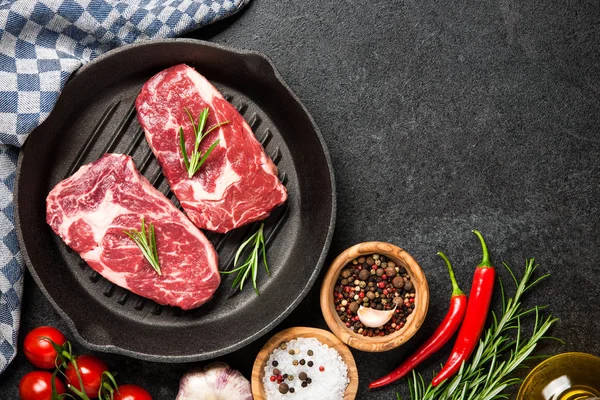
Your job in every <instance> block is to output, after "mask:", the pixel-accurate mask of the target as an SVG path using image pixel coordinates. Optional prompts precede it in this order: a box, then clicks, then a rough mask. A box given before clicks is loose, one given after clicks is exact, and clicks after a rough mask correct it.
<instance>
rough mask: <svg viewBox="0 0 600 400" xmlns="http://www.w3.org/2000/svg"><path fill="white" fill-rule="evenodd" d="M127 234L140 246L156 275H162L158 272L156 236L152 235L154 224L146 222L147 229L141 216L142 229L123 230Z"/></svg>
mask: <svg viewBox="0 0 600 400" xmlns="http://www.w3.org/2000/svg"><path fill="white" fill-rule="evenodd" d="M123 233H125V234H126V235H127V236H129V237H130V238H131V240H133V241H134V242H135V244H136V245H137V246H138V247H139V248H140V250H141V251H142V254H143V255H144V258H146V260H148V262H149V263H150V265H151V266H152V268H154V270H155V271H156V273H157V274H158V275H162V273H161V272H160V262H159V261H158V250H157V248H156V236H155V235H154V225H152V224H151V223H148V229H146V223H145V222H144V218H142V229H141V230H139V231H137V230H135V229H131V230H129V231H125V230H124V231H123Z"/></svg>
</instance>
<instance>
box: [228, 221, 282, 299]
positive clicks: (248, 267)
mask: <svg viewBox="0 0 600 400" xmlns="http://www.w3.org/2000/svg"><path fill="white" fill-rule="evenodd" d="M264 226H265V224H264V223H261V224H260V228H258V230H257V231H256V232H255V233H254V234H253V235H252V236H250V237H249V238H248V239H247V240H246V241H245V242H244V243H242V244H241V246H240V248H239V249H238V251H237V253H235V259H234V260H233V265H234V266H237V264H238V260H239V258H240V255H241V254H242V252H243V251H244V249H245V248H246V246H248V245H250V246H251V248H252V250H251V251H250V254H248V257H247V258H246V261H244V263H243V264H242V265H240V266H239V267H237V268H235V269H232V270H231V271H221V273H222V274H233V273H234V272H237V276H236V277H235V280H234V281H233V284H232V285H231V286H232V287H236V286H239V288H240V290H242V289H243V288H244V282H245V281H246V279H247V278H248V275H250V276H251V277H252V286H254V291H255V292H256V294H257V295H260V293H259V292H258V287H257V286H256V277H257V275H258V264H259V263H260V258H261V257H262V261H263V264H265V269H266V270H267V274H269V275H270V274H271V273H270V272H269V265H268V264H267V251H266V249H265V236H264V233H263V229H264ZM259 253H260V257H259Z"/></svg>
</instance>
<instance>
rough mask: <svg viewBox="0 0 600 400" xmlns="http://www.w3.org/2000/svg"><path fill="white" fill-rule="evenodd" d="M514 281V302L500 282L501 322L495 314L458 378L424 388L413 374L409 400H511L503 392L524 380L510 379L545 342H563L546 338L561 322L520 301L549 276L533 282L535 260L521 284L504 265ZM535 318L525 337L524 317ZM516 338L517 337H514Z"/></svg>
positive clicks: (526, 265)
mask: <svg viewBox="0 0 600 400" xmlns="http://www.w3.org/2000/svg"><path fill="white" fill-rule="evenodd" d="M503 265H504V267H505V268H506V269H507V270H508V272H509V274H510V276H511V277H512V279H513V281H514V283H515V285H516V287H517V290H516V292H515V295H514V296H513V297H512V298H509V299H508V300H506V294H505V291H504V286H503V285H502V280H500V279H499V282H500V289H501V294H502V314H501V318H500V319H498V317H497V316H496V313H494V312H492V319H493V322H492V325H491V326H490V327H489V328H488V329H487V330H486V331H485V335H484V336H483V338H482V339H481V340H480V341H479V345H478V347H477V349H476V351H475V353H474V355H473V358H472V359H471V360H470V361H467V362H464V363H463V365H462V366H461V368H460V370H459V372H458V374H456V375H455V376H454V377H453V378H451V379H448V380H446V381H444V382H442V383H441V384H440V385H438V386H437V387H433V386H431V384H430V385H429V386H426V385H425V381H424V379H423V376H422V375H421V374H419V373H417V372H415V371H413V376H412V380H409V382H408V383H409V390H410V397H411V399H413V400H416V399H418V400H433V399H435V400H458V399H461V400H464V399H468V400H493V399H508V398H509V396H508V395H507V394H505V393H503V392H504V390H505V389H507V388H508V387H510V386H513V385H516V384H518V383H520V382H521V379H519V378H517V377H514V376H511V374H512V372H513V371H515V369H517V368H518V367H520V366H521V364H522V363H523V362H524V361H526V360H529V359H532V358H534V357H533V356H531V353H532V352H533V351H534V350H535V348H536V346H537V344H538V343H539V341H540V340H542V339H555V340H559V341H560V342H562V341H561V340H560V339H556V338H553V337H546V336H545V334H546V332H547V331H548V330H549V329H550V327H551V326H552V325H554V323H555V322H556V321H557V320H558V319H557V318H553V317H552V316H551V315H548V316H546V317H544V316H541V315H540V310H542V309H544V308H545V307H540V306H536V307H533V308H529V309H524V307H523V306H522V305H521V297H522V296H523V294H524V293H525V292H527V291H528V290H530V289H531V288H532V287H534V286H535V285H537V284H538V283H539V282H541V281H542V280H544V279H546V278H547V277H548V276H550V275H549V274H546V275H543V276H541V277H539V278H537V279H536V280H534V281H533V282H531V280H532V275H533V273H534V272H535V270H536V269H537V267H538V265H536V264H535V261H534V259H533V258H532V259H528V260H527V262H526V264H525V271H524V273H523V276H522V278H521V280H520V281H518V280H517V277H516V276H515V274H514V273H513V271H512V270H511V269H510V267H509V266H508V265H507V264H506V263H504V264H503ZM530 315H534V316H535V323H534V327H533V331H532V332H531V334H530V335H529V336H528V337H526V335H525V334H524V333H523V332H522V330H521V320H522V318H523V317H526V316H530ZM515 335H516V337H515Z"/></svg>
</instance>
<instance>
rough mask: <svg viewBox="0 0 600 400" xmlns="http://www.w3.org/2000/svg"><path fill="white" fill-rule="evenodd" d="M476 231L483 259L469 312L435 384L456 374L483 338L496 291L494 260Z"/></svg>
mask: <svg viewBox="0 0 600 400" xmlns="http://www.w3.org/2000/svg"><path fill="white" fill-rule="evenodd" d="M473 233H474V234H476V235H477V237H479V240H480V241H481V247H482V249H483V259H482V260H481V262H480V263H479V265H478V266H477V268H476V269H475V274H474V275H473V283H472V285H471V292H470V293H469V304H468V306H467V315H466V316H465V320H464V321H463V324H462V325H461V327H460V330H459V331H458V337H457V338H456V343H454V348H453V349H452V353H451V354H450V357H449V358H448V361H446V364H445V365H444V367H443V368H442V370H441V371H440V372H439V373H438V374H437V375H436V377H435V378H433V380H432V381H431V384H432V385H433V386H437V385H439V384H440V383H441V382H443V381H444V380H446V379H448V378H450V377H452V376H453V375H454V374H455V373H456V372H458V370H459V369H460V366H461V364H462V363H463V361H466V360H468V359H469V357H471V354H473V350H475V346H476V345H477V343H478V342H479V337H480V336H481V332H482V331H483V326H484V324H485V320H486V319H487V316H488V311H489V308H490V301H491V299H492V292H493V291H494V280H495V279H496V270H495V269H494V267H493V266H492V264H491V262H490V256H489V253H488V249H487V246H486V244H485V240H483V236H482V235H481V233H479V232H478V231H473Z"/></svg>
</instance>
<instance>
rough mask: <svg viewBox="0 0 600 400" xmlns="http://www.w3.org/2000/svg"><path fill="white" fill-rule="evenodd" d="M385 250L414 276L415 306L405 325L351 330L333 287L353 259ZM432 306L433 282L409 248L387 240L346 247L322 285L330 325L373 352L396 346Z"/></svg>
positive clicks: (357, 346) (323, 306) (342, 336)
mask: <svg viewBox="0 0 600 400" xmlns="http://www.w3.org/2000/svg"><path fill="white" fill-rule="evenodd" d="M371 254H381V255H384V256H385V257H387V258H388V259H390V260H392V261H394V262H395V263H396V264H397V265H399V266H403V267H404V268H405V269H406V271H407V272H408V275H409V276H410V278H411V281H412V283H413V286H414V288H415V304H416V306H415V309H414V311H413V312H412V313H411V314H410V315H409V316H408V318H407V319H406V323H405V325H404V327H402V329H400V330H398V331H396V332H394V333H392V334H390V335H386V336H376V337H368V336H363V335H360V334H358V333H355V332H354V331H352V330H350V329H349V328H348V327H346V325H345V324H344V323H343V322H342V320H341V319H340V317H339V316H338V314H337V312H336V310H335V305H334V303H333V290H334V287H335V284H336V281H337V279H338V276H339V274H340V272H341V270H342V268H344V267H345V266H346V265H347V264H348V263H349V262H352V260H354V259H355V258H358V257H360V256H367V255H371ZM428 308H429V286H428V285H427V280H426V279H425V274H424V273H423V270H421V267H420V266H419V264H417V262H416V261H415V259H414V258H412V257H411V255H410V254H408V253H407V252H406V251H405V250H403V249H401V248H399V247H397V246H394V245H393V244H389V243H384V242H364V243H359V244H357V245H354V246H352V247H350V248H348V249H346V250H345V251H344V252H343V253H342V254H340V255H339V256H337V258H336V259H335V260H333V263H332V264H331V266H330V267H329V270H328V271H327V274H326V275H325V279H324V281H323V284H322V286H321V311H322V312H323V317H325V322H327V325H328V326H329V329H331V331H332V332H333V333H334V334H335V335H336V336H337V337H338V338H339V339H340V340H341V341H342V342H344V343H346V344H347V345H348V346H351V347H354V348H355V349H358V350H362V351H369V352H382V351H388V350H391V349H394V348H396V347H398V346H400V345H401V344H403V343H404V342H406V341H407V340H408V339H410V338H411V337H412V336H413V335H414V334H415V333H416V332H417V330H419V328H420V327H421V325H423V321H424V320H425V316H426V315H427V309H428Z"/></svg>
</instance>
